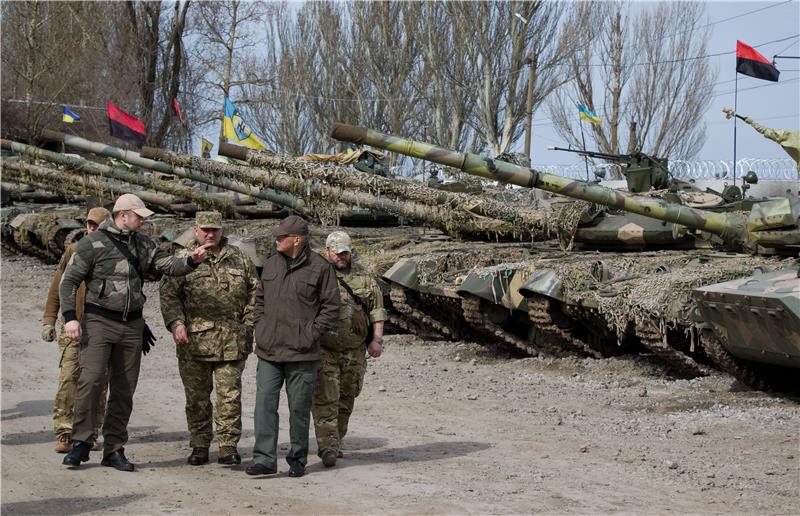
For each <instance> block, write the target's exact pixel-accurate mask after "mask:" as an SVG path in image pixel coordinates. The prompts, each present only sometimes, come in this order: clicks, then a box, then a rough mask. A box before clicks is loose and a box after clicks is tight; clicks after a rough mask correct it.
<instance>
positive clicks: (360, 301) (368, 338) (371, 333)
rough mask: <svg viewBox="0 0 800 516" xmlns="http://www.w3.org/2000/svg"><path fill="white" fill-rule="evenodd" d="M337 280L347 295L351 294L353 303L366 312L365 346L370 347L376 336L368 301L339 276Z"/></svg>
mask: <svg viewBox="0 0 800 516" xmlns="http://www.w3.org/2000/svg"><path fill="white" fill-rule="evenodd" d="M336 279H337V281H339V285H341V286H342V287H344V289H345V290H346V291H347V293H348V294H350V297H352V298H353V301H355V302H356V304H357V305H358V306H360V307H361V309H362V310H364V315H365V316H366V317H367V335H366V337H364V344H366V345H367V346H369V343H370V342H372V338H373V337H374V336H375V325H374V324H372V323H371V322H369V305H368V304H367V302H366V301H364V300H363V299H361V298H360V297H358V296H357V295H356V293H355V292H353V289H352V288H350V285H348V284H347V283H346V282H345V281H344V280H343V279H342V278H340V277H339V276H338V275H337V276H336Z"/></svg>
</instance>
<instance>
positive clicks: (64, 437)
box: [42, 207, 109, 453]
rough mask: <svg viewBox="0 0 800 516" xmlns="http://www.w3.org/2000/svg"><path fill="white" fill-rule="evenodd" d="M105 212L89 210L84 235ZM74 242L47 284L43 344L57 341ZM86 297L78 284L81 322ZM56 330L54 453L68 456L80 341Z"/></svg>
mask: <svg viewBox="0 0 800 516" xmlns="http://www.w3.org/2000/svg"><path fill="white" fill-rule="evenodd" d="M108 215H109V213H108V210H107V209H105V208H99V207H98V208H92V209H91V210H89V213H88V214H87V215H86V231H87V232H88V233H94V232H95V231H97V228H98V227H99V226H100V224H101V223H102V222H103V221H104V220H106V219H107V218H108ZM77 245H78V243H77V242H73V243H72V244H70V245H69V247H67V250H66V251H64V255H63V256H62V257H61V261H60V262H59V264H58V269H56V273H55V274H54V275H53V280H52V281H51V282H50V290H49V292H48V293H47V302H46V303H45V306H44V315H43V316H42V340H44V341H45V342H53V341H54V340H56V327H55V325H56V317H57V316H58V309H59V306H60V303H59V297H58V285H59V284H60V283H61V276H63V275H64V269H65V268H66V267H67V263H68V262H69V260H70V258H72V255H73V253H75V247H76V246H77ZM85 295H86V285H84V284H83V283H81V285H80V287H78V293H77V300H76V303H75V316H76V317H77V319H78V320H79V321H80V320H81V318H82V317H83V299H84V297H85ZM58 324H59V326H61V331H60V335H59V337H58V352H59V357H60V358H59V360H58V367H59V370H60V373H59V375H58V390H57V391H56V398H55V399H54V400H53V433H54V434H56V436H57V437H58V440H57V441H56V448H55V449H56V452H58V453H67V452H68V451H69V449H70V446H71V445H72V407H73V405H74V404H75V384H76V382H77V381H78V348H79V346H80V341H78V340H72V339H70V338H69V337H68V336H67V334H66V333H64V327H63V324H64V323H63V321H62V320H60V319H59V321H58ZM107 387H108V384H107V383H105V382H104V383H103V390H102V392H101V394H100V404H99V405H98V406H97V417H96V419H95V422H94V431H93V432H92V435H91V437H90V441H91V443H92V450H98V448H97V436H98V434H99V430H100V426H101V425H102V424H103V416H104V415H105V411H106V390H107Z"/></svg>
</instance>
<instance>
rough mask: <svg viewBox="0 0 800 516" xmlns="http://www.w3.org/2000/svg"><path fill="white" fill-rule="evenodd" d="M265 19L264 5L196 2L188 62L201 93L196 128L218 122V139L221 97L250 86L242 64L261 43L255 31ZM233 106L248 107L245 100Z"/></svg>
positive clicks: (234, 1)
mask: <svg viewBox="0 0 800 516" xmlns="http://www.w3.org/2000/svg"><path fill="white" fill-rule="evenodd" d="M265 16H266V4H264V2H259V1H256V2H243V1H241V0H226V1H218V2H199V3H198V4H197V9H195V16H194V19H193V22H192V27H193V30H192V35H193V38H194V40H195V41H194V44H193V46H192V58H193V63H194V65H193V66H194V76H195V78H196V80H197V81H198V83H199V84H200V85H201V86H202V88H203V89H204V90H205V96H206V98H205V99H204V100H205V102H204V109H202V111H201V113H199V116H198V117H197V120H196V122H195V123H196V124H197V125H199V126H204V125H207V124H210V123H215V122H217V121H219V122H220V129H219V131H220V132H219V134H220V139H222V132H223V127H222V123H221V121H222V101H223V97H232V96H234V89H236V91H239V92H241V90H240V88H242V87H243V86H245V85H247V84H250V83H252V82H253V79H252V78H249V79H248V78H246V77H245V68H247V67H246V66H244V64H243V63H245V62H249V61H248V59H247V58H248V56H251V57H252V56H253V55H254V54H255V53H256V51H257V46H258V44H259V43H260V42H261V40H260V38H259V37H258V35H257V31H256V30H255V29H256V28H257V27H258V26H259V23H260V22H261V21H262V20H264V18H265ZM234 100H236V102H237V105H239V104H241V105H245V104H247V103H248V99H246V98H240V99H239V98H237V99H234Z"/></svg>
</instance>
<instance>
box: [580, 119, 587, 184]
mask: <svg viewBox="0 0 800 516" xmlns="http://www.w3.org/2000/svg"><path fill="white" fill-rule="evenodd" d="M578 124H580V126H581V141H583V152H584V153H585V152H586V137H585V136H584V135H583V120H581V117H580V115H578ZM583 162H584V164H585V165H586V181H589V157H588V156H587V155H586V154H584V155H583Z"/></svg>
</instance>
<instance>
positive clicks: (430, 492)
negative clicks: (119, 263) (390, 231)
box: [0, 256, 800, 514]
mask: <svg viewBox="0 0 800 516" xmlns="http://www.w3.org/2000/svg"><path fill="white" fill-rule="evenodd" d="M53 270H54V267H52V266H44V265H41V264H40V263H39V262H37V261H36V260H34V259H32V258H23V257H15V256H4V257H3V260H2V447H1V448H0V450H1V451H2V512H3V514H83V513H89V514H101V513H102V514H106V513H117V512H119V513H129V514H154V513H175V514H209V513H211V514H252V513H258V514H265V513H288V512H292V513H373V514H374V513H412V514H418V513H532V512H544V513H583V514H586V513H613V512H626V513H661V514H663V513H671V512H675V513H731V512H732V513H761V514H788V513H795V514H796V513H797V511H798V507H800V448H798V442H799V432H798V430H800V406H798V404H797V402H796V401H795V400H790V399H786V398H777V397H771V396H769V395H766V394H764V393H760V392H753V391H747V390H742V389H740V388H739V385H738V384H737V383H735V382H734V381H733V380H732V379H731V378H730V377H728V376H725V375H721V374H719V375H713V376H710V377H707V378H701V379H696V380H691V381H687V380H674V379H670V378H667V377H665V376H664V375H663V372H662V370H661V369H660V368H659V367H658V366H657V365H656V364H655V363H652V362H650V361H649V360H648V359H647V358H646V357H627V358H615V359H604V360H593V359H576V358H565V359H542V358H527V359H518V358H513V357H509V356H507V355H504V354H503V353H497V352H493V351H491V350H488V349H485V348H482V347H480V346H478V345H475V344H470V343H457V344H454V343H444V342H426V341H422V340H420V339H417V338H415V337H412V336H407V335H396V336H390V337H388V338H387V346H386V353H385V356H384V357H383V358H381V359H379V360H377V361H371V362H370V364H369V371H368V373H367V379H366V382H365V389H364V392H363V394H362V395H361V397H360V398H359V399H358V401H357V404H356V411H355V414H354V417H353V419H352V421H351V433H350V435H349V436H348V438H347V439H346V442H345V453H346V458H345V459H342V460H340V461H339V464H338V465H337V466H336V467H335V468H333V469H326V468H324V467H322V464H321V463H320V461H319V459H318V458H317V457H316V456H315V455H313V456H312V457H310V459H309V469H308V474H307V475H306V476H305V477H303V478H300V479H295V478H290V477H288V476H287V475H286V471H287V469H288V467H287V465H286V464H285V462H284V461H283V460H281V462H280V465H279V468H280V473H279V474H278V475H276V476H272V477H262V478H252V477H248V476H247V475H245V473H244V471H243V467H244V465H243V466H241V467H235V468H229V467H224V466H221V465H218V464H216V463H213V464H209V465H207V466H203V467H192V466H187V465H186V456H187V455H188V452H189V449H188V434H187V432H186V423H185V419H184V412H183V404H184V395H183V389H182V386H181V382H180V378H179V377H178V372H177V362H176V359H175V355H174V349H173V348H174V345H173V344H172V342H171V339H169V338H168V336H167V334H166V332H165V330H164V329H163V327H162V325H161V321H160V317H158V315H157V310H158V294H157V291H156V289H155V287H154V286H153V285H151V286H150V287H149V296H150V298H149V301H148V306H147V314H148V320H149V321H151V326H153V327H154V329H156V328H157V335H158V336H159V340H158V343H157V347H156V348H155V351H154V352H153V353H152V354H150V355H148V356H147V357H145V358H144V360H143V364H142V374H141V378H140V382H139V389H138V391H137V392H136V397H135V406H134V411H133V415H132V418H131V424H130V433H131V439H130V442H129V443H128V446H127V448H126V452H127V454H128V457H129V458H130V459H131V460H132V461H134V462H135V463H137V465H138V467H137V471H136V472H135V473H122V472H117V471H115V470H113V469H109V468H105V467H102V466H100V464H99V461H100V458H101V457H100V454H99V452H93V453H92V459H91V461H90V462H88V463H86V464H85V465H84V466H82V467H81V468H80V469H79V470H77V471H70V470H68V469H66V468H65V467H64V466H62V465H61V459H62V457H63V456H62V455H57V454H56V453H54V452H53V445H54V440H55V439H54V437H53V435H52V433H51V432H52V420H51V415H50V414H51V407H52V398H53V394H54V392H55V388H56V380H57V362H58V357H57V346H56V344H55V343H44V342H41V341H40V338H39V334H40V327H41V312H42V306H43V302H44V297H45V295H46V290H47V285H48V283H49V280H50V277H51V274H52V272H53ZM153 323H155V324H153ZM254 380H255V357H251V359H250V361H249V362H248V365H247V369H246V371H245V380H244V384H245V390H244V400H243V402H244V436H243V439H242V442H241V445H240V450H241V452H242V455H243V456H244V457H245V463H247V462H249V459H250V454H251V449H252V445H253V421H252V415H253V402H254V399H255V381H254ZM281 414H282V420H281V438H280V448H281V451H282V452H285V450H286V449H287V440H288V428H287V422H288V418H287V417H286V406H285V400H283V401H282V403H281ZM313 442H314V441H313V436H312V443H313ZM315 451H316V447H315V446H314V445H313V444H312V452H315ZM212 459H216V449H215V448H212Z"/></svg>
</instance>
